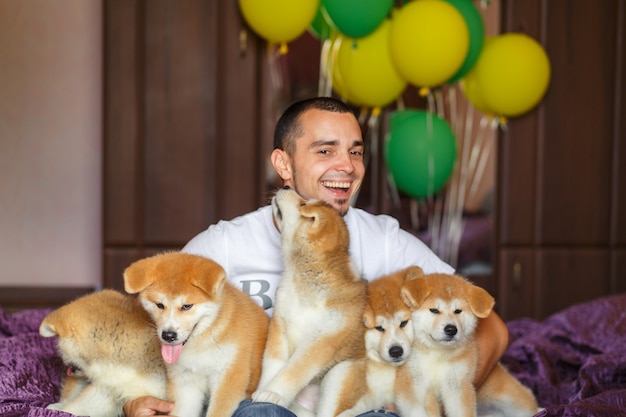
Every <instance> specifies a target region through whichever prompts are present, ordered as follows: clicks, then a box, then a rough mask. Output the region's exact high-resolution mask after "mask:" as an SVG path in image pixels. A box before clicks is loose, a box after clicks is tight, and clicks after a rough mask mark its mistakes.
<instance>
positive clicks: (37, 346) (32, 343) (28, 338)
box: [0, 310, 70, 417]
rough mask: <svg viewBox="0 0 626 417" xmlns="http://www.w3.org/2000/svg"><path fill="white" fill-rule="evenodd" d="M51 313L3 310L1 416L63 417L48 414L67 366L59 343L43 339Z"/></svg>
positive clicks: (57, 413)
mask: <svg viewBox="0 0 626 417" xmlns="http://www.w3.org/2000/svg"><path fill="white" fill-rule="evenodd" d="M48 312H49V310H26V311H22V312H18V313H13V314H5V313H4V312H3V311H1V310H0V415H2V416H11V417H12V416H16V417H18V416H36V417H61V416H69V415H70V414H67V413H63V412H60V411H53V410H47V409H46V408H45V406H46V405H48V404H50V403H53V402H56V400H57V398H58V393H59V385H60V380H61V375H62V374H63V372H64V370H65V369H64V366H63V363H62V361H61V359H60V358H59V357H58V355H57V351H56V339H55V338H44V337H41V336H40V335H39V324H40V323H41V321H42V320H43V318H44V316H45V315H46V314H47V313H48Z"/></svg>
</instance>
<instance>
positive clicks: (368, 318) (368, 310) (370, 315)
mask: <svg viewBox="0 0 626 417" xmlns="http://www.w3.org/2000/svg"><path fill="white" fill-rule="evenodd" d="M375 323H376V321H375V318H374V310H372V306H370V305H369V304H366V305H365V311H364V312H363V324H364V325H365V327H367V328H368V329H373V328H374V327H375V326H376V324H375Z"/></svg>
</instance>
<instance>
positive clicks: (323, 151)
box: [320, 149, 330, 155]
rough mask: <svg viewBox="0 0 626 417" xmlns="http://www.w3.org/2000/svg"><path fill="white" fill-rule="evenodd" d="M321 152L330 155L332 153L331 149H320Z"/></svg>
mask: <svg viewBox="0 0 626 417" xmlns="http://www.w3.org/2000/svg"><path fill="white" fill-rule="evenodd" d="M320 153H321V154H322V155H329V154H330V150H329V149H320Z"/></svg>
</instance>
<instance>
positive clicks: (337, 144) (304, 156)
mask: <svg viewBox="0 0 626 417" xmlns="http://www.w3.org/2000/svg"><path fill="white" fill-rule="evenodd" d="M300 122H301V124H302V128H303V131H304V135H303V136H301V137H299V138H297V139H296V150H295V152H294V155H293V156H292V157H289V155H287V154H286V153H285V152H283V151H278V150H275V151H274V153H277V152H278V153H280V157H281V158H284V162H285V164H284V166H283V167H282V168H281V167H278V166H277V164H276V163H275V155H274V154H273V155H272V161H273V162H274V167H275V168H276V170H277V171H278V173H279V175H280V176H281V178H282V179H283V182H284V184H285V185H288V186H290V187H292V188H294V189H295V190H296V191H297V192H298V193H299V194H300V195H301V196H302V197H303V198H305V199H311V198H317V199H320V200H324V201H326V202H327V203H329V204H330V205H331V206H333V207H334V208H335V209H336V210H337V211H338V212H339V213H340V214H341V215H344V214H345V213H346V212H347V211H348V208H349V206H350V201H351V199H352V197H353V196H354V195H355V193H356V192H357V191H358V189H359V188H360V187H361V183H362V181H363V175H364V174H365V166H364V164H363V139H362V136H361V128H360V126H359V123H358V121H357V120H356V118H355V117H354V115H353V114H352V113H336V112H329V111H322V110H308V111H306V112H305V113H303V114H302V115H301V116H300Z"/></svg>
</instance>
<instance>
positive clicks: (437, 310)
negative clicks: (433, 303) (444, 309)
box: [428, 308, 439, 314]
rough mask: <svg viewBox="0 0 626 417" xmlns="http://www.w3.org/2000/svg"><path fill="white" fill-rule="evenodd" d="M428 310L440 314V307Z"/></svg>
mask: <svg viewBox="0 0 626 417" xmlns="http://www.w3.org/2000/svg"><path fill="white" fill-rule="evenodd" d="M428 311H430V312H431V313H433V314H439V309H438V308H431V309H430V310H428Z"/></svg>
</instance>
